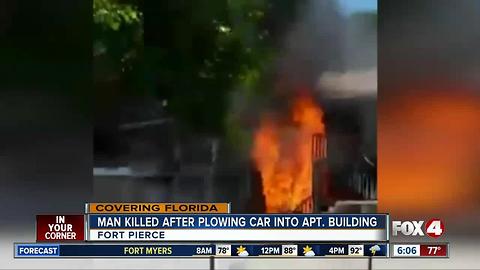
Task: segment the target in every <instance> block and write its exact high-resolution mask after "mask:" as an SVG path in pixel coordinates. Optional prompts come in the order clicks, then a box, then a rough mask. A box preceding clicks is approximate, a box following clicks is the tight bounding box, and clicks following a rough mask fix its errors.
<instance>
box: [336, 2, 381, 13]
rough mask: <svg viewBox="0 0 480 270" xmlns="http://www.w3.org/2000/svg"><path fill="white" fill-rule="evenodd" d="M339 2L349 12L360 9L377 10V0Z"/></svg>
mask: <svg viewBox="0 0 480 270" xmlns="http://www.w3.org/2000/svg"><path fill="white" fill-rule="evenodd" d="M338 2H339V3H340V6H341V8H342V10H343V11H344V12H345V13H347V14H352V13H355V12H359V11H377V0H338Z"/></svg>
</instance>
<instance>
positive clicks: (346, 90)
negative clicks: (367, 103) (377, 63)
mask: <svg viewBox="0 0 480 270" xmlns="http://www.w3.org/2000/svg"><path fill="white" fill-rule="evenodd" d="M318 88H319V89H324V90H323V91H324V95H325V96H328V97H332V98H353V97H372V96H376V94H377V69H376V68H371V69H366V70H354V71H347V72H343V73H342V72H325V73H323V74H322V75H321V76H320V79H319V81H318Z"/></svg>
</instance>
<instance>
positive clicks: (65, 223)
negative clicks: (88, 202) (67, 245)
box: [37, 215, 85, 242]
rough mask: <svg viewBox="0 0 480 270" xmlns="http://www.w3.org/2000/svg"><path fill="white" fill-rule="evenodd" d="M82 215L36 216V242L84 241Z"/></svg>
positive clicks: (83, 219)
mask: <svg viewBox="0 0 480 270" xmlns="http://www.w3.org/2000/svg"><path fill="white" fill-rule="evenodd" d="M84 232H85V216H84V215H37V242H65V241H67V242H68V241H83V240H85V236H84Z"/></svg>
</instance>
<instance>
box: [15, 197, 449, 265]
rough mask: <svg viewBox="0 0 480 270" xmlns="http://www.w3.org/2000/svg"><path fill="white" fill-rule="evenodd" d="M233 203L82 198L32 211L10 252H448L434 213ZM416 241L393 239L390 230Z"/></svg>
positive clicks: (251, 254)
mask: <svg viewBox="0 0 480 270" xmlns="http://www.w3.org/2000/svg"><path fill="white" fill-rule="evenodd" d="M230 209H231V205H230V203H164V202H161V203H87V204H85V205H84V213H82V214H78V215H63V214H56V215H55V214H52V215H38V216H36V225H37V228H36V236H37V237H36V242H35V243H15V244H14V257H15V258H123V257H128V258H163V257H181V258H194V257H195V258H198V257H205V258H211V257H212V256H213V257H217V258H250V257H253V258H328V257H336V258H359V257H372V258H373V257H375V258H376V257H379V258H388V257H392V258H448V256H449V245H448V243H445V242H442V243H437V242H431V241H430V242H429V243H422V241H419V240H422V239H424V240H427V239H429V240H434V241H437V240H439V239H441V238H442V236H444V233H445V224H444V223H443V221H441V220H439V219H435V218H433V219H432V218H431V219H425V220H404V221H396V220H393V221H390V217H389V215H388V214H333V213H324V214H231V213H230ZM390 233H391V236H392V237H393V238H394V239H396V238H395V237H403V238H407V239H409V237H412V238H414V239H416V241H410V242H405V243H399V242H395V243H390V242H389V240H390V239H389V236H390Z"/></svg>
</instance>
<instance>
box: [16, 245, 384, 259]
mask: <svg viewBox="0 0 480 270" xmlns="http://www.w3.org/2000/svg"><path fill="white" fill-rule="evenodd" d="M354 246H362V250H367V252H365V253H361V254H360V253H356V252H354V254H351V252H350V248H349V245H346V244H333V243H324V244H288V245H279V244H248V243H246V244H207V245H206V244H95V245H92V244H41V243H36V244H29V243H25V244H21V243H18V244H15V257H16V258H110V257H113V258H114V257H119V258H121V257H129V258H152V257H157V258H161V257H182V258H183V257H185V258H187V257H192V258H193V257H207V258H208V257H211V256H216V257H223V258H226V257H228V258H249V257H256V258H259V257H260V258H292V257H296V258H298V257H301V258H319V257H324V258H325V257H341V258H358V257H371V256H373V257H387V256H388V244H386V243H376V244H354Z"/></svg>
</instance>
